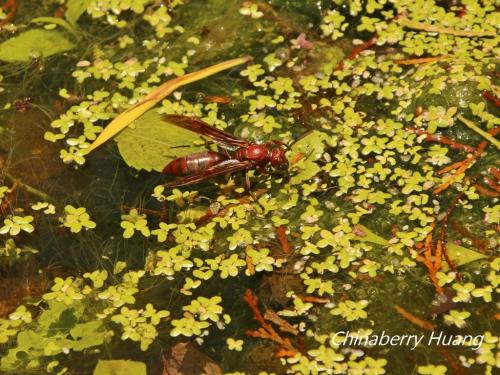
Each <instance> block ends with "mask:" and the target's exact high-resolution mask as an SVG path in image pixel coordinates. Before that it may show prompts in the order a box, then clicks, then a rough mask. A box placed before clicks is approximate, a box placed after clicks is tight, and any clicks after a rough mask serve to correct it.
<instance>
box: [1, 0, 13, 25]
mask: <svg viewBox="0 0 500 375" xmlns="http://www.w3.org/2000/svg"><path fill="white" fill-rule="evenodd" d="M2 9H3V10H7V9H10V10H9V12H8V13H7V17H5V19H4V20H2V21H1V22H0V26H3V25H6V24H7V23H9V22H10V20H11V19H12V17H14V14H15V13H16V11H17V4H16V0H7V1H6V2H5V4H4V5H3V6H2Z"/></svg>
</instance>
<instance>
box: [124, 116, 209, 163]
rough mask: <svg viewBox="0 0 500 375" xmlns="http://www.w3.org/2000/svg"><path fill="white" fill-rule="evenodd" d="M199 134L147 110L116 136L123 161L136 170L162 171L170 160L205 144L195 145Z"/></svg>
mask: <svg viewBox="0 0 500 375" xmlns="http://www.w3.org/2000/svg"><path fill="white" fill-rule="evenodd" d="M199 139H200V138H199V136H198V135H197V134H195V133H193V132H191V131H189V130H185V129H182V128H180V127H178V126H175V125H172V124H168V123H166V122H165V121H163V120H162V119H161V117H160V115H159V114H158V113H156V111H148V112H146V113H145V114H144V115H143V116H141V117H139V118H138V119H137V120H135V121H134V126H133V127H130V126H129V127H128V128H126V129H125V130H124V131H123V132H121V133H120V134H119V135H118V136H117V137H116V143H117V144H118V149H119V151H120V154H121V155H122V157H123V159H124V160H125V162H126V163H127V164H128V165H129V166H131V167H133V168H136V169H145V170H146V171H151V170H155V171H159V172H161V171H162V170H163V168H164V167H165V165H167V164H168V163H169V162H170V161H172V160H174V159H175V158H178V157H180V156H184V155H187V154H192V153H195V152H201V151H205V150H206V148H205V147H201V146H194V145H193V141H195V140H199Z"/></svg>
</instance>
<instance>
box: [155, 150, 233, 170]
mask: <svg viewBox="0 0 500 375" xmlns="http://www.w3.org/2000/svg"><path fill="white" fill-rule="evenodd" d="M224 160H227V156H226V155H224V154H220V153H218V152H214V151H204V152H199V153H197V154H191V155H187V156H182V157H180V158H177V159H175V160H172V161H171V162H170V163H168V164H167V166H166V167H165V168H163V173H165V174H170V175H173V176H186V175H189V174H193V173H199V172H202V171H204V170H206V169H208V168H210V167H213V166H214V165H216V164H219V163H220V162H223V161H224Z"/></svg>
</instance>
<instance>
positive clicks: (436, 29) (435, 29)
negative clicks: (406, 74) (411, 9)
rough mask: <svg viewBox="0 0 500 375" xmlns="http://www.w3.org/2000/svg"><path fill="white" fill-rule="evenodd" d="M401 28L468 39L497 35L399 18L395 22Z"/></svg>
mask: <svg viewBox="0 0 500 375" xmlns="http://www.w3.org/2000/svg"><path fill="white" fill-rule="evenodd" d="M396 22H397V23H399V24H400V25H401V26H404V27H407V28H409V29H414V30H421V31H428V32H430V33H440V34H450V35H455V36H469V37H475V36H477V37H490V36H491V37H495V36H497V33H496V32H494V31H467V30H455V29H449V28H446V27H442V26H438V25H429V24H427V23H422V22H418V21H412V20H410V19H408V18H406V17H400V18H398V19H397V20H396Z"/></svg>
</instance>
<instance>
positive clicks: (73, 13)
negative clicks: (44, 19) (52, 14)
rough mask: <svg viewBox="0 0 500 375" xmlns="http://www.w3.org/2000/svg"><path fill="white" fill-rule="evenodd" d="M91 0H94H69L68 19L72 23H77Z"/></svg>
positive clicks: (66, 14)
mask: <svg viewBox="0 0 500 375" xmlns="http://www.w3.org/2000/svg"><path fill="white" fill-rule="evenodd" d="M91 2H92V0H68V2H67V4H66V6H67V7H68V9H67V10H66V13H65V16H66V19H67V20H68V21H69V22H70V23H71V24H72V25H75V24H76V21H78V18H80V16H81V15H82V14H83V13H85V11H86V10H87V8H88V6H89V5H90V3H91Z"/></svg>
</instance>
